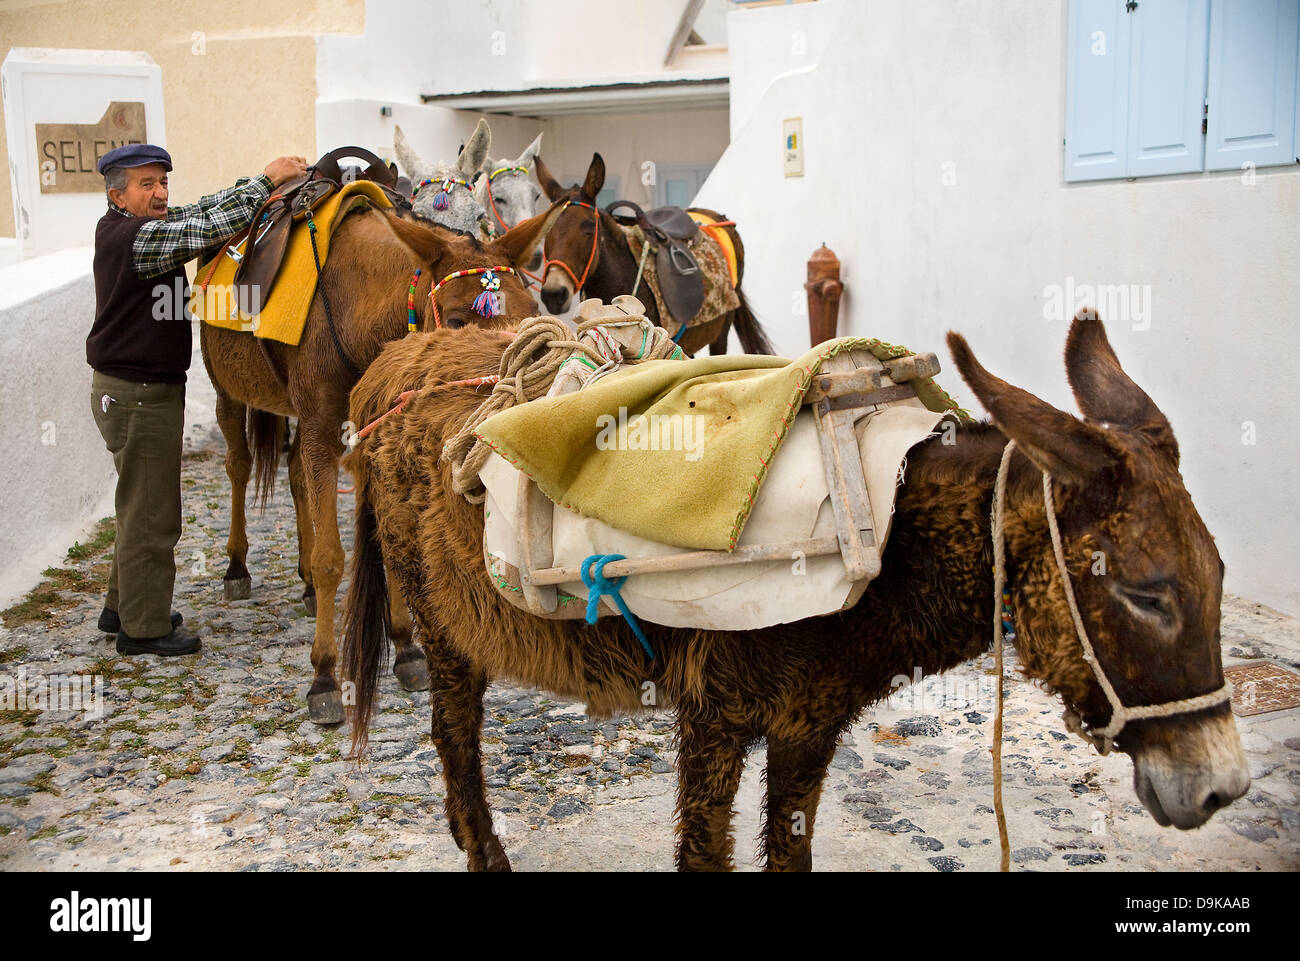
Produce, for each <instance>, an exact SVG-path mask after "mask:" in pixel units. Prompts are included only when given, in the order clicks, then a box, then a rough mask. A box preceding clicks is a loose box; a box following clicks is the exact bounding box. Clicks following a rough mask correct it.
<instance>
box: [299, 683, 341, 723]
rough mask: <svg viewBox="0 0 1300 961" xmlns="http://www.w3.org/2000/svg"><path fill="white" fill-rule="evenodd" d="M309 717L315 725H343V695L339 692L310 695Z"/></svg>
mask: <svg viewBox="0 0 1300 961" xmlns="http://www.w3.org/2000/svg"><path fill="white" fill-rule="evenodd" d="M307 716H308V717H309V718H311V722H312V723H313V724H342V723H343V695H341V694H340V693H339V692H338V691H321V692H320V693H319V694H308V695H307Z"/></svg>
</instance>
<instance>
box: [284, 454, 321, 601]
mask: <svg viewBox="0 0 1300 961" xmlns="http://www.w3.org/2000/svg"><path fill="white" fill-rule="evenodd" d="M289 490H290V491H291V492H292V493H293V512H294V515H295V516H296V517H297V520H298V576H299V577H301V578H302V582H303V585H304V587H303V592H302V602H303V605H304V606H305V607H306V608H307V613H308V614H310V615H311V616H312V617H315V616H316V583H315V581H314V580H313V579H312V574H311V552H312V549H313V548H314V547H315V544H316V535H315V531H313V529H312V520H311V498H310V496H309V495H308V493H307V476H306V472H305V469H304V467H303V462H302V431H301V430H298V431H295V432H294V435H293V443H292V444H291V445H290V447H289Z"/></svg>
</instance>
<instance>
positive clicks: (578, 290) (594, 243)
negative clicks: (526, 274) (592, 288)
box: [542, 200, 600, 297]
mask: <svg viewBox="0 0 1300 961" xmlns="http://www.w3.org/2000/svg"><path fill="white" fill-rule="evenodd" d="M570 207H586V208H587V209H588V210H591V211H594V212H595V214H596V232H595V234H593V236H592V238H591V254H590V255H589V256H588V257H587V266H586V267H584V268H582V278H581V279H579V278H578V277H577V276H576V275H575V274H574V273H573V269H572V268H571V267H569V265H568V264H566V263H565V262H564V261H563V260H548V259H547V257H546V254H545V252H543V253H542V263H543V266H542V285H543V286H545V285H546V278H547V276H549V275H550V272H551V268H552V267H561V268H563V270H564V272H565V273H566V274H568V275H569V276H570V277H572V278H573V295H574V296H575V297H579V296H581V295H582V288H583V287H584V286H585V285H586V283H587V275H588V274H589V273H591V265H592V264H594V263H595V262H596V249H597V248H598V247H599V246H600V211H599V210H596V205H595V204H589V203H587V202H586V201H585V200H569V201H566V202H565V204H564V207H563V209H562V210H561V216H563V211H564V210H568V209H569V208H570ZM556 223H559V218H556Z"/></svg>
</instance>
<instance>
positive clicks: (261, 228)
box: [225, 147, 405, 314]
mask: <svg viewBox="0 0 1300 961" xmlns="http://www.w3.org/2000/svg"><path fill="white" fill-rule="evenodd" d="M347 158H352V159H356V160H361V161H363V162H364V163H365V164H366V166H365V167H355V166H351V167H347V168H342V167H340V165H339V161H341V160H344V159H347ZM353 180H372V181H374V182H375V183H377V184H379V185H380V186H381V187H383V188H384V192H385V193H386V194H387V195H388V197H389V199H390V200H392V201H393V202H394V204H401V203H403V202H404V201H405V198H404V197H402V196H401V195H400V194H398V193H397V192H396V190H394V188H395V187H396V186H397V178H396V176H395V174H394V173H393V171H392V170H391V169H390V168H389V166H388V165H387V164H385V163H384V161H383V160H381V159H380V158H379V157H377V156H375V155H374V154H373V153H371V152H370V151H369V150H366V149H365V148H364V147H337V148H335V149H334V150H331V151H329V153H327V154H325V156H323V157H321V158H320V160H318V161H316V163H314V164H313V165H312V166H310V167H308V168H307V176H305V177H300V178H298V179H297V180H290V181H287V182H286V183H283V184H281V185H280V186H279V187H278V188H276V190H275V192H274V193H272V194H271V196H270V197H269V198H267V201H266V203H264V204H262V206H261V208H260V209H259V210H258V211H257V213H256V214H254V216H253V220H252V222H251V223H250V224H249V225H248V230H247V231H245V232H243V233H242V234H238V235H236V236H235V237H234V238H232V239H231V241H230V243H228V244H227V245H226V248H225V255H226V256H227V257H229V258H230V259H231V260H234V261H235V262H236V263H237V264H239V267H238V268H237V269H236V270H235V279H234V285H235V296H236V298H237V299H238V303H239V307H240V309H241V310H242V311H243V312H244V313H246V314H256V313H257V312H258V311H260V310H261V309H262V307H264V306H265V305H266V302H267V299H268V298H269V297H270V296H271V290H272V289H273V288H274V286H275V280H276V276H277V275H278V274H279V271H280V265H281V263H282V262H283V261H284V255H285V251H286V250H287V249H288V246H289V233H290V231H291V230H292V228H293V225H294V224H295V223H298V222H299V221H302V220H305V219H307V217H308V215H309V214H311V213H312V212H313V211H314V210H316V209H317V208H318V207H320V205H321V204H323V203H324V202H325V201H326V200H328V199H329V198H330V197H331V196H333V195H334V194H336V193H338V192H339V191H340V190H341V189H343V184H344V183H350V182H352V181H353Z"/></svg>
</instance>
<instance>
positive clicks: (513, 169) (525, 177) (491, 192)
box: [474, 134, 547, 286]
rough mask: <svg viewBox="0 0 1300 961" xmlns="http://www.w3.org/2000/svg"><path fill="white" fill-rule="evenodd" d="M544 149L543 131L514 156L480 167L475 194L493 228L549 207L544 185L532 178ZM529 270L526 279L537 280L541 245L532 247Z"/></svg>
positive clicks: (498, 229) (496, 229)
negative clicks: (543, 191)
mask: <svg viewBox="0 0 1300 961" xmlns="http://www.w3.org/2000/svg"><path fill="white" fill-rule="evenodd" d="M541 150H542V135H541V134H538V135H537V139H535V140H534V141H533V142H532V143H530V144H529V145H528V146H527V147H525V148H524V152H523V153H521V154H520V155H519V156H518V157H516V158H515V159H514V160H511V159H509V158H508V157H502V158H501V159H499V160H492V159H491V158H488V159H486V160H484V161H483V166H482V167H480V168H479V172H480V174H481V176H480V177H479V178H478V182H477V183H475V184H474V197H475V198H476V199H477V200H478V202H479V203H480V204H482V205H483V209H485V210H486V211H487V215H488V223H489V226H490V229H491V230H492V231H493V232H494V233H496V234H498V235H500V234H503V233H505V232H506V231H507V230H509V229H510V228H511V227H514V226H515V225H516V224H519V223H521V222H523V221H525V220H527V219H528V218H529V217H533V216H536V215H537V214H539V213H541V212H542V211H543V210H545V209H546V207H547V201H546V197H545V195H544V194H543V193H542V188H541V187H539V186H538V185H537V181H536V180H534V179H533V177H532V173H533V165H534V162H535V161H536V160H537V155H538V154H539V153H541ZM527 270H528V273H526V274H525V275H524V277H525V280H524V283H525V284H528V285H529V286H532V284H531V281H530V280H529V279H527V278H529V277H530V276H531V277H532V279H533V280H536V279H537V278H536V276H535V275H537V274H539V273H541V270H542V245H541V244H538V245H537V249H536V250H534V251H533V257H532V260H530V261H529V262H528V265H527Z"/></svg>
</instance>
